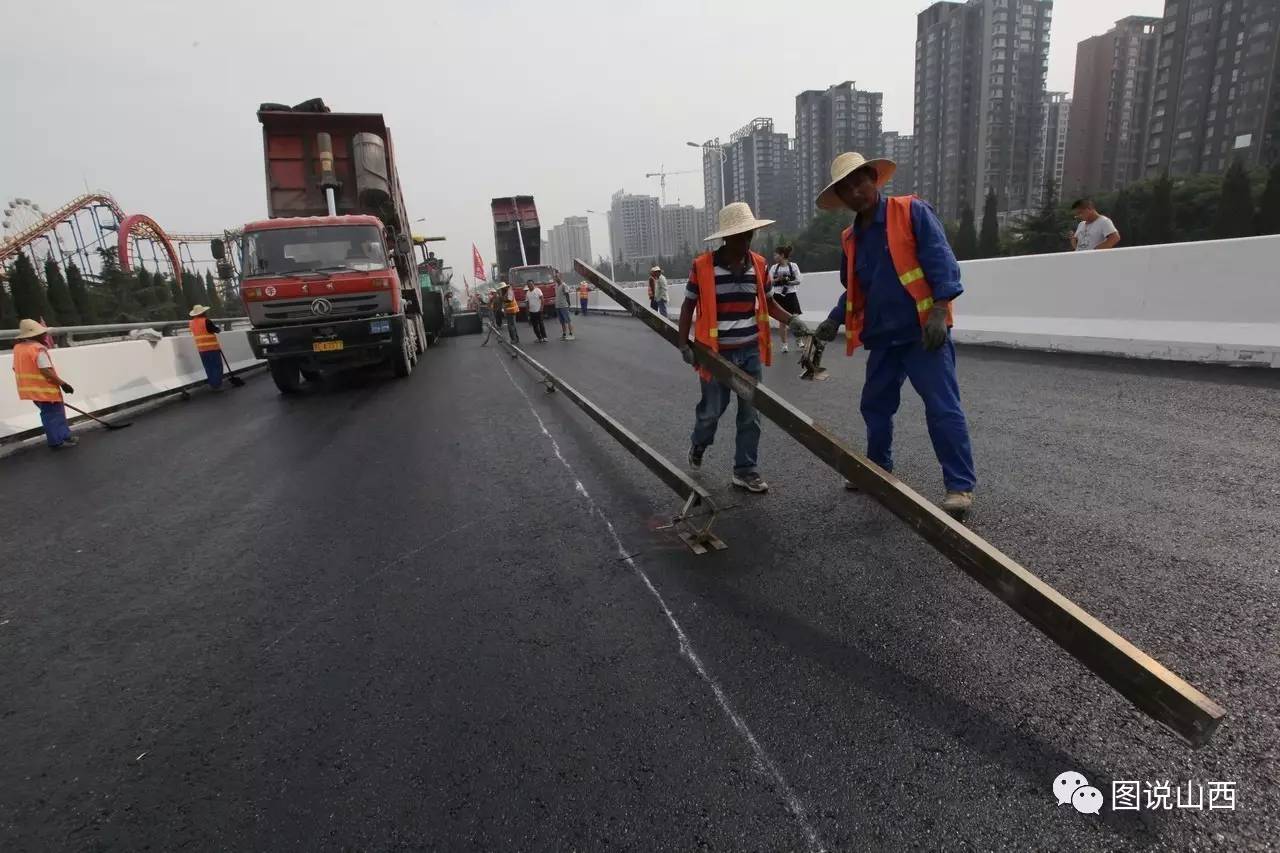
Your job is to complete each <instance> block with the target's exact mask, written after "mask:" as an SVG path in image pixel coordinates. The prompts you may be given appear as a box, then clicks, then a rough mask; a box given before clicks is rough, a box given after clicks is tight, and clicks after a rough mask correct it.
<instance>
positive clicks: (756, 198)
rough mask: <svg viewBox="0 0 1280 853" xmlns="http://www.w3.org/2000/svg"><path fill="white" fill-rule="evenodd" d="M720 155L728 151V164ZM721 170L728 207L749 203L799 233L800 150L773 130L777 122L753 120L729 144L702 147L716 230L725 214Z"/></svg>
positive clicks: (709, 221) (709, 215) (706, 188)
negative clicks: (739, 202)
mask: <svg viewBox="0 0 1280 853" xmlns="http://www.w3.org/2000/svg"><path fill="white" fill-rule="evenodd" d="M717 151H722V152H724V163H723V165H722V164H721V162H720V156H719V155H718V154H717ZM722 169H723V174H724V182H725V191H724V202H725V204H730V203H732V202H735V201H745V202H747V203H748V204H750V205H751V210H752V212H753V213H755V215H756V216H758V217H760V218H761V219H774V220H777V222H778V227H779V228H781V229H783V230H784V231H788V232H794V231H795V230H796V227H797V221H798V211H797V209H796V148H795V145H794V144H793V143H792V140H791V139H790V137H788V136H787V134H785V133H776V132H775V131H774V129H773V119H771V118H757V119H753V120H752V121H751V122H750V123H748V124H746V125H744V126H743V127H741V128H739V129H738V130H737V131H735V132H734V134H733V135H732V136H731V137H730V138H729V143H728V144H727V145H723V146H720V145H719V144H718V140H716V141H714V142H708V143H706V144H705V145H704V146H703V158H702V186H703V197H704V198H705V199H706V205H707V207H706V219H707V225H708V226H712V227H711V230H712V231H714V230H716V229H715V227H714V225H715V221H716V217H717V214H718V212H719V210H720V175H721V173H722V172H721V170H722Z"/></svg>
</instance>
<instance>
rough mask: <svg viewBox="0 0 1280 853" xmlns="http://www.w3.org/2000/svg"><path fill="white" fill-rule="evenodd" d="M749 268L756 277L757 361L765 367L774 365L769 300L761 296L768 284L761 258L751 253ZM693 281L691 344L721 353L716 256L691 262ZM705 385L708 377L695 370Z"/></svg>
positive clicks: (712, 255) (711, 255)
mask: <svg viewBox="0 0 1280 853" xmlns="http://www.w3.org/2000/svg"><path fill="white" fill-rule="evenodd" d="M751 264H752V266H753V267H755V273H756V331H757V334H758V337H757V340H758V343H759V346H760V360H761V362H762V363H763V364H764V365H765V366H766V367H767V366H769V365H771V364H773V338H772V337H771V336H770V334H769V300H768V298H767V297H766V296H765V294H764V285H765V282H766V281H767V280H768V271H767V270H766V268H765V262H764V257H763V256H761V255H757V254H756V253H755V252H752V253H751ZM693 281H694V283H695V284H696V285H697V287H698V310H697V313H696V314H695V315H694V321H693V337H694V340H696V341H698V342H699V343H701V344H703V345H704V346H706V347H707V348H709V349H710V350H711V351H712V352H719V351H720V328H719V326H718V325H717V324H716V262H715V253H713V252H704V253H703V254H701V255H698V257H696V258H694V259H693ZM694 370H696V371H697V372H698V375H699V376H701V377H702V378H703V379H704V380H706V381H708V382H709V381H711V374H710V373H709V372H707V371H706V370H703V369H702V368H699V367H695V368H694Z"/></svg>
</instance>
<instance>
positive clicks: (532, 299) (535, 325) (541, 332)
mask: <svg viewBox="0 0 1280 853" xmlns="http://www.w3.org/2000/svg"><path fill="white" fill-rule="evenodd" d="M524 294H525V295H524V298H525V305H527V306H528V308H529V327H530V328H532V329H533V336H534V338H535V339H536V340H537V341H538V343H540V344H545V343H546V342H547V327H546V326H545V325H544V324H543V322H542V290H541V289H539V287H538V285H536V284H530V285H529V286H528V288H527V289H526V290H525V292H524Z"/></svg>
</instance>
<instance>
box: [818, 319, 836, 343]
mask: <svg viewBox="0 0 1280 853" xmlns="http://www.w3.org/2000/svg"><path fill="white" fill-rule="evenodd" d="M838 331H840V327H839V326H837V325H836V324H835V322H834V321H833V320H831V318H827V319H826V320H823V321H822V322H821V323H819V324H818V329H817V331H815V332H814V336H815V337H817V339H818V340H820V341H823V342H824V343H831V342H832V341H834V340H835V339H836V332H838Z"/></svg>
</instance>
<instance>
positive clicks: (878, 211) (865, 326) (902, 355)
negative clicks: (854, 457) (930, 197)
mask: <svg viewBox="0 0 1280 853" xmlns="http://www.w3.org/2000/svg"><path fill="white" fill-rule="evenodd" d="M896 168H897V166H896V165H895V164H894V162H893V161H892V160H886V159H877V160H866V159H864V158H863V156H862V155H861V154H857V153H845V154H841V155H840V156H839V157H837V158H836V159H835V161H834V162H833V163H832V164H831V183H830V184H828V185H827V187H826V189H824V190H823V191H822V192H821V193H820V194H819V195H818V199H817V204H818V207H819V208H821V209H822V210H839V209H841V208H848V209H849V210H852V211H853V212H854V213H855V214H857V215H856V217H855V219H854V222H853V224H852V225H850V226H849V227H848V228H846V229H845V230H844V232H843V233H842V234H841V235H840V241H841V258H840V282H841V284H843V285H844V286H845V292H844V294H842V295H841V297H840V301H839V302H838V303H836V306H835V308H833V309H832V310H831V314H830V315H829V316H828V317H827V319H826V320H823V321H822V324H821V325H820V326H819V327H818V330H817V335H818V338H819V339H820V340H824V341H830V340H833V339H834V338H835V336H836V331H837V330H838V329H839V328H840V324H841V323H844V327H845V352H846V353H847V354H848V355H853V352H854V350H856V349H857V348H858V347H859V346H865V347H866V348H867V376H866V380H865V382H864V383H863V386H862V404H861V409H862V418H863V420H864V421H866V425H867V457H868V458H869V459H870V460H871V461H872V462H875V463H876V464H877V465H879V466H880V467H881V468H883V469H885V470H886V471H892V470H893V416H894V414H896V413H897V411H898V404H899V401H900V399H901V391H902V383H903V381H904V380H906V379H910V380H911V385H912V387H913V388H915V389H916V393H918V394H919V395H920V397H921V398H922V399H923V400H924V413H925V423H926V424H927V425H928V427H929V438H930V440H931V441H932V442H933V452H934V454H935V455H936V456H937V457H938V461H939V462H940V463H941V464H942V479H943V483H944V485H945V486H946V495H945V497H944V498H943V501H942V509H943V510H945V511H946V512H948V513H951V514H952V515H955V516H962V515H964V513H966V512H968V510H969V508H970V507H971V506H972V504H973V487H974V483H975V482H976V478H975V475H974V470H973V452H972V450H971V448H970V445H969V426H968V423H967V422H966V421H965V416H964V411H963V410H962V409H961V407H960V383H959V382H958V381H957V379H956V350H955V345H954V344H953V343H952V341H951V333H950V329H951V300H953V299H955V298H956V297H957V296H959V295H960V294H961V293H963V292H964V288H963V287H962V286H961V285H960V265H959V264H958V263H956V258H955V255H954V254H952V251H951V246H950V244H949V243H948V242H947V235H946V232H945V231H943V228H942V223H941V222H939V221H938V217H937V215H935V214H934V212H933V209H932V208H931V207H929V205H927V204H925V203H924V202H923V201H921V200H920V199H918V198H916V197H915V196H897V197H894V198H887V197H885V196H883V195H881V193H880V189H881V187H883V186H884V185H885V183H886V182H887V181H888V180H889V179H890V178H892V177H893V173H894V170H895V169H896ZM845 486H846V487H847V488H849V489H856V487H855V486H854V485H853V484H852V483H850V482H849V481H847V480H846V481H845Z"/></svg>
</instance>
